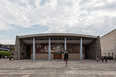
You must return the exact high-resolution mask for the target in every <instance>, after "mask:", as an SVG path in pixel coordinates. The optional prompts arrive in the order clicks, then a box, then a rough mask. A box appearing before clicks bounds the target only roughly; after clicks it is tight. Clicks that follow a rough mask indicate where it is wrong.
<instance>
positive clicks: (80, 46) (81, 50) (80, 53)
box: [80, 38, 83, 60]
mask: <svg viewBox="0 0 116 77" xmlns="http://www.w3.org/2000/svg"><path fill="white" fill-rule="evenodd" d="M82 51H83V50H82V38H81V39H80V60H82V56H83V54H82Z"/></svg>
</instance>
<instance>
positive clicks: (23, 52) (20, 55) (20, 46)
mask: <svg viewBox="0 0 116 77" xmlns="http://www.w3.org/2000/svg"><path fill="white" fill-rule="evenodd" d="M27 49H28V45H27V44H25V43H24V42H23V41H22V40H20V39H19V38H18V36H17V37H16V43H15V59H18V60H20V59H26V58H27V55H28V51H27Z"/></svg>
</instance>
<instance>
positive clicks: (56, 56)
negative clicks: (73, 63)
mask: <svg viewBox="0 0 116 77" xmlns="http://www.w3.org/2000/svg"><path fill="white" fill-rule="evenodd" d="M53 58H54V59H62V54H54V55H53Z"/></svg>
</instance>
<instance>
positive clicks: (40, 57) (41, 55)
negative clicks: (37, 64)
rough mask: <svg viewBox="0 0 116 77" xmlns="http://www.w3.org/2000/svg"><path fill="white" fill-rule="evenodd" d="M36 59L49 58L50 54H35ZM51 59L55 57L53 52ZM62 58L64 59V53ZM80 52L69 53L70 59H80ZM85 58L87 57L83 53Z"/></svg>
mask: <svg viewBox="0 0 116 77" xmlns="http://www.w3.org/2000/svg"><path fill="white" fill-rule="evenodd" d="M31 59H33V54H31ZM35 59H36V60H48V54H47V53H46V54H35ZM51 59H53V54H51ZM62 59H64V54H62ZM79 59H80V54H74V53H72V54H69V60H79ZM83 59H85V54H83Z"/></svg>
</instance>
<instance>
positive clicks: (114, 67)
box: [0, 59, 116, 77]
mask: <svg viewBox="0 0 116 77" xmlns="http://www.w3.org/2000/svg"><path fill="white" fill-rule="evenodd" d="M0 77H116V61H112V60H111V61H108V63H102V62H101V61H99V62H98V63H97V62H96V61H95V60H83V61H80V60H70V61H69V62H68V67H65V62H64V61H63V60H51V61H48V60H35V61H33V60H13V61H9V60H8V59H0Z"/></svg>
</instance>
